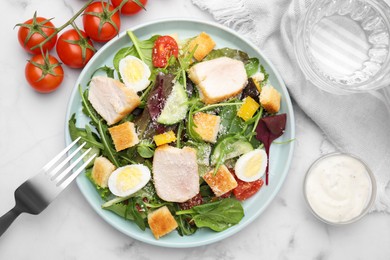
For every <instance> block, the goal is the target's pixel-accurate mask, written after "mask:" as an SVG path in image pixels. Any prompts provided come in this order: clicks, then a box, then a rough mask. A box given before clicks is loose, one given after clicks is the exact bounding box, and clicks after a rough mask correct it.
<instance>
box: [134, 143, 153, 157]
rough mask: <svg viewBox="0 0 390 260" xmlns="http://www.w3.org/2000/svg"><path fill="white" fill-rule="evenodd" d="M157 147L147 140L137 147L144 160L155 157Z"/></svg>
mask: <svg viewBox="0 0 390 260" xmlns="http://www.w3.org/2000/svg"><path fill="white" fill-rule="evenodd" d="M155 148H156V146H155V145H154V144H153V143H152V142H150V141H147V140H142V141H141V142H140V143H139V144H138V145H137V152H138V154H139V155H140V156H141V157H142V158H146V159H148V158H152V157H153V155H154V149H155Z"/></svg>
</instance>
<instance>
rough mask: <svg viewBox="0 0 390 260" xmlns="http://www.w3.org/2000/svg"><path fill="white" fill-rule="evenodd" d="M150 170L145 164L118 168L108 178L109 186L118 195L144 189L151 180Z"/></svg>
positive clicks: (125, 194)
mask: <svg viewBox="0 0 390 260" xmlns="http://www.w3.org/2000/svg"><path fill="white" fill-rule="evenodd" d="M150 178H151V175H150V170H149V168H148V167H146V166H145V165H143V164H133V165H127V166H123V167H120V168H118V169H116V170H115V171H114V172H113V173H112V174H111V175H110V178H109V179H108V188H109V189H110V191H111V193H112V194H114V195H116V196H118V197H126V196H129V195H131V194H133V193H135V192H137V191H139V190H140V189H142V188H143V187H144V186H145V185H146V184H147V183H148V182H149V180H150Z"/></svg>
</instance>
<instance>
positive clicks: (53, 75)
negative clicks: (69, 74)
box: [25, 54, 64, 93]
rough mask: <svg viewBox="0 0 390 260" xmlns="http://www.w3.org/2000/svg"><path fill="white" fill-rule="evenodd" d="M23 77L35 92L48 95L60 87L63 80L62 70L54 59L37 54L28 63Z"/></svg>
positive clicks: (47, 55)
mask: <svg viewBox="0 0 390 260" xmlns="http://www.w3.org/2000/svg"><path fill="white" fill-rule="evenodd" d="M25 77H26V80H27V81H28V83H29V84H30V85H31V87H33V88H34V89H35V90H36V91H38V92H41V93H49V92H52V91H54V90H56V89H57V88H58V87H59V86H60V84H61V82H62V80H63V79H64V70H63V69H62V67H61V65H60V63H59V62H58V60H57V59H56V58H55V57H53V56H51V55H49V54H46V55H42V54H37V55H35V56H33V57H32V58H31V60H29V61H28V63H27V65H26V68H25Z"/></svg>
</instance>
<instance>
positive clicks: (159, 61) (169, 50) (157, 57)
mask: <svg viewBox="0 0 390 260" xmlns="http://www.w3.org/2000/svg"><path fill="white" fill-rule="evenodd" d="M178 53H179V47H178V46H177V43H176V41H175V39H173V38H172V37H171V36H168V35H165V36H160V37H158V38H157V40H156V41H155V42H154V46H153V52H152V60H153V66H155V67H157V68H164V67H166V66H167V64H168V60H169V58H170V57H171V56H172V55H173V56H175V57H176V58H177V55H178Z"/></svg>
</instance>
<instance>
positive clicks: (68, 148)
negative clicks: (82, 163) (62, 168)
mask: <svg viewBox="0 0 390 260" xmlns="http://www.w3.org/2000/svg"><path fill="white" fill-rule="evenodd" d="M80 138H81V137H80V136H79V137H77V138H76V140H74V141H73V142H72V143H71V144H70V145H68V146H67V147H66V148H65V149H64V150H62V151H61V152H60V153H59V154H57V155H56V157H54V158H53V159H52V160H51V161H50V162H48V163H47V164H46V165H45V166H43V168H42V169H43V171H48V170H49V169H50V168H51V167H53V165H54V164H55V163H56V162H57V161H58V160H59V159H60V158H61V157H62V156H63V155H64V154H65V153H67V152H68V151H69V150H70V149H71V148H72V147H73V146H74V145H75V144H76V143H77V142H78V141H79V140H80Z"/></svg>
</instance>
